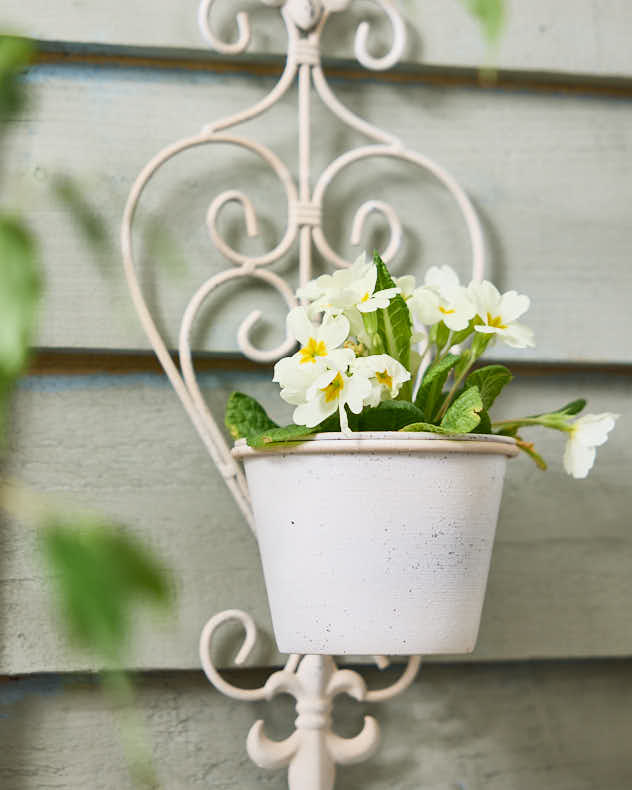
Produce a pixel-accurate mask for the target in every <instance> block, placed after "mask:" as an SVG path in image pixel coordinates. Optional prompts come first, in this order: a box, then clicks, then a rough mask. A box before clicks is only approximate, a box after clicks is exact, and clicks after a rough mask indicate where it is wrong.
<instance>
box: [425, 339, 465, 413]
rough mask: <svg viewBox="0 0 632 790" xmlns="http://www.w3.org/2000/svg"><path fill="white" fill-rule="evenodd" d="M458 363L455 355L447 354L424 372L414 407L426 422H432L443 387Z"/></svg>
mask: <svg viewBox="0 0 632 790" xmlns="http://www.w3.org/2000/svg"><path fill="white" fill-rule="evenodd" d="M458 361H459V357H457V356H456V355H455V354H447V355H446V356H445V357H443V359H439V360H437V361H436V362H433V363H432V365H430V366H429V367H428V369H427V370H426V371H425V373H424V376H423V379H422V380H421V386H420V388H419V392H418V393H417V397H416V398H415V406H417V408H419V409H421V411H422V413H423V415H424V419H425V420H426V421H427V422H432V418H433V417H434V415H435V413H436V411H437V402H438V400H439V396H440V395H441V391H442V390H443V385H444V384H445V382H446V379H447V378H448V375H449V373H450V371H451V370H452V368H453V367H454V366H455V365H456V363H457V362H458Z"/></svg>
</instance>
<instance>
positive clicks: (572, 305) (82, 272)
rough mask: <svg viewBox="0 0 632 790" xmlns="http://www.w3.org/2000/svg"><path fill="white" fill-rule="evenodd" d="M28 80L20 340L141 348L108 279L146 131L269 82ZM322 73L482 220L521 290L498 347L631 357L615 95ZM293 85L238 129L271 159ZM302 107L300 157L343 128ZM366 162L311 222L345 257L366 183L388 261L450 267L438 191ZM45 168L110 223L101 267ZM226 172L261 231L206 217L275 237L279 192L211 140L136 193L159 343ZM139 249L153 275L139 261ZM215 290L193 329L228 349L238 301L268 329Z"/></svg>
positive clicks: (94, 77) (235, 215)
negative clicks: (37, 241)
mask: <svg viewBox="0 0 632 790" xmlns="http://www.w3.org/2000/svg"><path fill="white" fill-rule="evenodd" d="M30 82H31V85H32V88H33V92H34V101H33V105H32V109H31V111H30V112H29V114H28V117H27V118H26V119H25V120H24V122H23V123H21V124H19V125H18V126H17V127H16V130H15V131H16V133H15V134H14V135H13V137H12V138H11V144H10V146H9V149H8V154H7V156H6V158H5V161H6V163H7V165H8V168H9V179H10V180H9V182H8V183H10V184H12V185H15V186H14V188H13V189H12V192H11V201H12V202H17V203H18V204H19V205H21V207H22V208H24V209H26V211H27V215H28V218H29V220H30V221H31V223H32V225H33V227H34V228H35V229H36V230H37V231H38V232H39V234H40V236H41V238H42V240H43V245H44V251H45V254H44V262H45V265H46V269H47V273H48V298H47V303H46V310H45V314H44V317H43V319H42V325H41V332H40V337H39V343H40V345H42V346H47V347H100V348H145V347H146V346H147V341H146V340H145V338H144V335H143V334H142V332H141V330H140V328H139V326H138V322H137V321H136V318H135V316H133V315H132V311H131V309H130V307H129V304H130V303H129V298H128V296H127V293H126V291H125V288H124V286H123V284H122V274H121V266H120V261H119V253H118V249H117V247H118V245H117V242H116V236H117V232H118V225H119V223H120V218H121V215H122V211H123V206H124V202H125V199H126V196H127V192H128V190H129V188H130V186H131V183H132V181H133V179H134V178H135V176H136V174H137V173H138V172H139V171H140V169H141V167H142V166H143V165H144V164H145V163H146V162H147V161H148V160H149V159H150V158H151V157H152V156H153V155H154V154H155V153H157V151H158V150H160V149H161V148H162V147H163V146H165V145H167V144H168V143H171V142H172V141H174V140H176V139H178V138H182V137H185V136H188V135H191V134H194V133H196V132H197V131H198V130H199V129H200V128H201V127H202V126H203V124H204V123H205V122H208V121H210V120H212V119H216V118H218V117H221V116H224V115H226V114H228V113H232V112H234V111H236V110H238V109H240V108H243V107H245V106H248V105H250V104H251V103H253V102H254V101H256V100H257V99H258V98H260V97H261V96H262V95H263V94H264V93H265V91H267V90H268V89H269V88H270V87H271V85H272V82H271V81H270V80H268V79H262V78H255V77H252V78H248V77H239V76H237V75H232V76H231V75H221V76H220V75H213V74H205V73H188V72H180V71H148V70H143V69H138V70H133V69H120V70H119V69H104V68H103V69H102V68H79V67H72V68H63V67H42V68H37V69H35V70H34V71H33V73H32V76H31V80H30ZM334 87H335V90H336V91H337V92H338V94H339V96H340V97H341V99H342V100H343V101H344V102H345V103H347V104H349V106H351V107H352V108H353V109H354V110H356V111H358V112H359V113H360V114H361V115H366V116H367V117H368V118H369V119H370V120H371V121H373V122H375V123H378V124H381V125H382V126H386V127H387V128H388V129H389V130H391V131H392V132H394V133H396V134H398V135H400V136H401V138H402V140H403V141H404V142H405V143H406V144H407V145H409V146H410V147H411V148H414V149H417V150H419V151H421V152H422V153H424V154H427V155H429V156H430V157H432V158H434V159H435V160H436V161H438V162H440V163H442V164H443V165H444V166H445V167H447V168H448V169H449V170H450V171H451V172H452V173H453V174H454V175H455V176H456V177H457V178H458V179H459V180H460V181H461V182H462V184H463V185H464V187H465V188H466V189H467V190H468V192H469V193H470V195H471V196H472V198H473V199H474V201H475V203H476V205H477V207H478V208H479V210H480V212H481V214H482V217H483V221H484V224H485V227H486V234H487V242H488V247H489V252H490V267H489V273H490V275H491V276H492V278H493V279H494V280H495V281H497V282H498V284H499V285H500V286H501V287H503V288H505V289H509V288H515V289H518V290H520V291H523V292H526V293H528V294H529V295H530V296H531V297H532V299H533V307H532V310H531V311H530V313H529V314H528V316H526V318H525V322H526V323H528V324H530V325H531V326H532V327H533V328H534V329H535V331H536V339H537V348H536V349H535V350H533V351H529V352H526V353H524V352H516V351H513V350H511V349H504V350H503V351H502V355H503V356H512V355H514V356H519V357H520V358H527V359H542V360H566V361H595V362H606V361H612V362H630V361H631V360H632V351H631V347H630V344H629V342H628V338H629V337H630V335H631V333H632V317H631V313H630V311H629V309H628V307H629V305H628V301H629V300H628V294H629V293H630V291H631V289H632V270H631V269H630V266H629V253H630V249H631V248H632V225H631V224H630V222H629V209H630V206H631V205H632V155H631V154H632V122H631V121H632V105H631V104H630V103H629V102H626V101H613V100H612V99H608V98H603V97H602V98H598V97H594V96H593V97H587V96H569V95H567V96H562V95H543V94H530V93H507V92H487V91H478V90H465V89H444V88H432V87H427V86H426V87H424V86H420V85H412V84H408V85H405V86H404V85H402V86H397V87H395V86H393V85H384V84H377V83H374V82H357V81H336V82H335V85H334ZM294 99H295V97H294V96H292V97H290V99H289V100H288V101H287V102H286V103H284V104H283V106H282V107H279V108H277V109H276V110H275V111H274V113H273V114H272V115H270V116H267V117H266V118H265V119H263V120H262V121H261V122H256V123H255V124H252V125H249V126H248V127H247V128H245V129H244V132H243V133H244V134H248V135H250V134H252V135H253V136H255V137H256V139H260V140H262V141H265V142H266V143H268V144H269V145H270V146H271V148H273V149H274V150H276V151H277V152H278V153H279V154H280V155H281V156H282V158H283V159H284V160H286V161H287V162H288V163H289V165H290V167H294V164H295V162H296V148H295V145H296V134H295V101H294ZM314 116H315V117H314V129H315V141H314V148H315V151H314V162H315V165H314V172H315V173H318V172H320V170H321V169H322V167H324V166H325V165H326V164H328V163H329V162H330V161H331V159H332V158H333V157H334V156H335V154H336V153H340V152H341V151H343V150H345V149H347V148H349V147H351V146H352V145H354V144H356V143H358V142H360V139H359V138H358V137H357V136H356V135H351V134H347V132H345V131H342V130H341V129H340V127H339V126H338V125H337V124H335V123H334V122H333V120H332V118H331V116H330V115H329V113H327V112H325V110H324V109H323V108H322V107H320V105H319V104H318V103H317V104H316V107H315V113H314ZM324 130H327V131H326V132H325V131H324ZM369 164H370V166H369ZM369 164H360V165H359V166H355V167H353V168H350V169H349V170H348V171H347V173H346V174H342V175H341V176H340V178H339V179H337V180H336V181H335V182H334V184H333V185H332V188H331V194H330V195H329V196H328V199H327V202H326V206H325V229H326V231H327V233H328V235H329V237H330V239H331V242H332V244H333V245H334V247H337V248H339V249H341V251H342V252H343V253H345V254H347V255H348V256H349V257H353V256H354V255H355V253H356V252H357V250H355V251H354V249H353V248H351V247H350V245H349V243H348V241H347V239H348V234H349V233H350V228H351V223H352V220H353V216H354V213H355V211H356V209H357V208H358V207H359V206H360V205H361V203H363V202H364V201H365V200H366V199H369V198H377V197H379V198H382V199H386V200H392V201H393V203H394V205H395V206H396V207H397V208H398V209H399V210H400V213H401V216H402V219H403V222H404V225H405V230H406V243H405V247H404V249H403V250H402V254H401V256H400V258H399V259H398V261H397V262H396V263H395V265H394V268H395V270H396V271H397V272H398V273H401V272H404V271H408V270H410V269H413V270H415V271H417V273H418V274H421V272H422V271H423V269H425V268H426V267H427V266H429V265H432V264H443V263H449V264H452V265H453V266H454V267H455V268H456V269H457V270H458V271H459V272H460V273H461V275H462V276H463V277H465V276H468V273H469V270H470V269H469V251H468V245H467V240H466V237H465V232H464V228H462V227H461V221H460V217H459V215H458V213H457V210H456V208H455V206H453V205H452V203H451V201H450V199H449V198H448V197H447V195H446V194H445V192H444V191H443V190H442V189H441V188H440V187H439V186H438V185H436V184H435V183H434V182H432V181H431V180H430V179H429V178H426V177H425V175H423V174H422V173H419V172H418V171H415V170H413V169H412V168H411V167H409V166H397V165H396V164H393V163H388V162H385V161H383V160H379V161H377V162H372V163H369ZM59 172H62V173H67V174H70V175H72V176H73V177H74V178H75V179H76V180H77V183H78V184H79V185H80V186H81V187H82V188H83V189H85V190H86V192H87V194H88V196H89V198H90V200H91V202H92V203H93V204H94V205H95V206H97V207H98V208H99V210H100V211H102V213H103V216H104V219H105V222H106V224H107V227H108V229H109V232H110V233H111V236H112V247H111V251H110V257H109V259H108V260H107V263H106V265H107V266H109V269H110V270H111V277H110V278H107V277H103V276H102V273H101V271H100V270H99V268H98V267H97V265H96V264H95V261H94V255H92V254H91V252H90V249H89V248H88V246H87V244H86V243H85V242H83V241H81V240H79V239H78V238H77V234H76V230H75V228H74V226H73V224H72V223H71V222H70V221H69V218H68V215H67V211H66V210H65V209H64V208H63V207H62V206H60V204H59V203H58V202H56V201H55V200H54V199H53V198H52V196H51V182H52V180H53V176H54V174H55V173H59ZM227 188H241V189H243V190H245V192H246V193H247V194H248V195H249V196H250V197H251V198H252V200H253V201H254V203H255V206H256V208H257V210H258V211H259V212H260V216H261V227H262V236H263V240H261V239H254V240H247V239H246V240H244V235H245V234H244V227H243V224H242V223H243V220H242V217H241V215H240V210H239V208H238V207H236V206H232V207H230V208H228V209H227V210H226V212H225V216H223V217H222V218H221V230H222V232H223V233H225V234H226V236H227V237H228V238H229V239H230V240H231V241H232V242H233V243H235V244H238V245H240V246H241V248H242V249H243V250H244V251H247V252H251V253H258V252H262V251H264V250H266V249H270V248H271V247H272V246H274V244H275V243H276V241H277V240H278V239H280V233H281V231H282V228H283V224H284V223H285V216H286V207H285V205H284V198H283V194H282V191H281V188H280V186H278V185H277V184H276V183H275V180H274V177H273V176H272V175H271V174H270V173H269V172H268V171H267V170H266V168H265V167H263V166H262V165H261V164H260V163H259V161H258V160H257V159H256V158H255V157H254V156H251V155H247V154H242V152H235V151H234V150H231V149H230V148H229V147H228V146H221V147H219V148H216V149H214V150H210V149H205V150H203V151H197V152H191V153H188V154H185V155H182V156H181V158H180V159H179V160H177V161H174V162H172V163H170V165H169V166H168V167H167V168H166V170H165V172H164V173H163V174H162V175H161V176H160V177H159V178H158V179H157V180H156V182H155V183H154V184H152V185H150V188H149V191H148V193H147V200H146V202H145V203H144V204H143V206H142V208H141V213H140V215H139V223H140V224H139V228H140V238H139V239H138V251H139V256H140V258H141V268H142V271H143V282H144V285H145V288H146V290H147V291H148V295H149V296H148V298H150V302H151V304H152V305H153V307H154V308H156V309H157V313H158V317H159V320H160V324H161V325H164V326H165V327H166V328H167V330H168V334H169V336H170V338H171V340H172V343H173V342H174V338H175V337H177V327H178V324H179V321H180V317H181V315H182V313H183V311H184V308H185V306H186V303H187V301H188V300H189V298H190V296H191V295H192V293H193V291H194V290H195V289H196V288H197V286H198V285H199V284H200V283H201V282H202V281H203V280H204V279H205V278H206V277H207V276H210V275H211V274H213V273H214V272H217V271H218V270H220V269H221V268H224V262H223V261H222V260H221V259H220V256H219V255H218V254H217V253H215V252H214V251H213V250H212V248H211V244H210V241H209V239H208V237H207V234H206V231H205V228H204V217H205V213H206V209H207V207H208V205H209V203H210V201H211V200H212V199H213V198H214V197H215V196H216V195H217V194H218V193H219V192H221V191H223V190H224V189H227ZM379 229H380V225H379V220H372V221H371V222H370V228H369V229H368V230H367V234H366V235H365V237H364V239H363V244H364V245H365V246H367V247H369V248H371V247H372V246H374V245H376V244H377V245H378V246H380V245H381V244H382V243H383V241H384V234H383V233H382V235H381V236H380V232H377V233H376V230H378V231H379ZM148 237H149V238H150V239H152V240H153V241H152V245H153V246H152V247H151V249H152V250H153V253H150V252H148V244H149V242H148ZM152 254H153V256H154V257H155V259H156V260H155V261H154V263H156V261H157V265H158V269H159V273H160V276H159V277H158V279H159V280H160V284H155V282H154V275H153V274H152V272H151V266H150V263H149V260H151V257H150V256H151V255H152ZM294 261H295V258H294V257H293V256H292V257H290V258H288V260H287V261H286V262H283V263H282V264H280V270H281V271H287V270H291V268H292V265H293V263H294ZM160 264H162V266H161V265H160ZM178 267H179V269H178ZM174 268H176V269H177V270H178V271H180V274H178V273H176V272H174ZM182 270H183V271H182ZM229 295H230V298H228V296H229ZM233 297H235V290H234V289H233V290H231V288H230V287H228V288H226V289H225V290H224V292H223V293H222V294H220V295H219V297H217V298H216V299H215V300H214V301H213V302H212V303H211V304H212V306H213V307H214V308H215V312H214V313H213V315H212V320H211V314H210V312H209V314H207V316H206V317H205V320H204V321H203V322H202V326H201V328H200V332H199V333H198V337H197V338H196V339H195V340H196V345H197V346H198V347H201V348H209V349H212V350H216V351H228V352H234V351H235V350H236V348H237V346H236V340H235V334H236V330H237V327H238V325H239V323H240V321H241V319H242V317H243V316H245V315H246V314H247V313H248V312H249V311H250V310H251V309H252V307H253V306H254V305H256V306H257V307H261V308H262V309H263V311H264V315H266V316H268V315H270V316H271V318H270V320H269V321H268V322H267V323H266V327H267V329H265V330H264V331H262V332H261V333H260V336H259V337H258V342H259V343H260V344H261V345H263V346H272V345H275V344H276V343H277V342H278V341H279V340H280V338H281V336H282V326H283V319H282V316H281V315H280V300H279V298H278V296H275V295H272V294H271V293H270V292H269V291H266V290H261V289H255V288H253V289H252V290H251V289H248V290H246V292H244V293H241V294H240V296H239V297H238V298H237V297H235V298H233Z"/></svg>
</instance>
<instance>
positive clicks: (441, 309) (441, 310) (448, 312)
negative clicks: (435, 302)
mask: <svg viewBox="0 0 632 790" xmlns="http://www.w3.org/2000/svg"><path fill="white" fill-rule="evenodd" d="M439 312H440V313H443V315H452V313H455V312H456V310H447V309H446V308H445V307H440V308H439Z"/></svg>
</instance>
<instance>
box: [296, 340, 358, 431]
mask: <svg viewBox="0 0 632 790" xmlns="http://www.w3.org/2000/svg"><path fill="white" fill-rule="evenodd" d="M351 353H353V352H351ZM370 394H371V382H370V381H369V378H368V376H366V375H364V374H363V373H362V372H360V371H354V372H353V373H352V374H351V375H349V372H348V370H342V369H338V370H337V369H335V368H333V369H331V368H329V369H327V370H325V371H323V372H322V373H321V375H320V376H319V377H318V378H317V379H316V380H315V381H314V383H313V384H312V385H311V386H310V387H309V388H308V389H307V391H306V392H305V403H302V404H301V405H299V406H297V407H296V409H294V415H293V420H294V422H295V423H296V424H297V425H306V426H307V427H308V428H314V427H316V425H319V424H320V423H321V422H322V421H323V420H325V419H327V417H329V416H330V415H332V414H333V413H334V412H335V411H336V410H337V411H338V412H339V413H340V428H341V430H342V431H343V433H346V434H349V433H350V431H349V419H348V415H347V412H346V409H345V406H349V408H350V409H351V411H352V412H353V413H354V414H360V412H361V411H362V409H363V407H364V403H365V400H366V399H367V398H368V397H369V395H370Z"/></svg>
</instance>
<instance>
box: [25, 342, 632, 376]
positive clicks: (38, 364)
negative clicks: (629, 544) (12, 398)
mask: <svg viewBox="0 0 632 790" xmlns="http://www.w3.org/2000/svg"><path fill="white" fill-rule="evenodd" d="M171 356H172V358H173V359H174V361H175V362H176V363H177V361H178V355H177V354H175V353H172V355H171ZM193 359H194V363H195V368H196V370H197V371H198V372H205V371H213V370H242V371H259V372H261V373H265V372H269V373H270V374H271V372H272V365H262V364H259V363H257V362H252V361H251V360H249V359H246V358H245V357H241V356H237V355H227V354H222V355H217V354H194V355H193ZM489 364H504V365H506V366H507V367H508V368H509V369H510V370H512V371H513V372H514V373H519V374H520V375H523V376H543V375H551V376H559V375H565V374H571V375H572V374H577V373H599V374H608V375H616V376H626V377H629V376H632V364H599V363H579V362H553V363H549V362H546V363H541V362H516V361H515V360H511V361H509V362H506V361H503V360H497V359H494V360H491V361H489ZM137 373H157V374H163V370H162V367H161V366H160V363H159V362H158V359H157V358H156V357H155V356H154V354H153V353H152V352H150V351H86V350H61V349H55V350H47V349H42V350H40V351H37V352H36V353H34V355H33V358H32V360H31V364H30V365H29V368H28V371H27V374H28V375H30V376H59V375H65V376H67V375H76V376H89V375H94V374H112V375H124V374H129V375H133V374H137Z"/></svg>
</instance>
